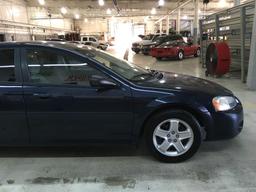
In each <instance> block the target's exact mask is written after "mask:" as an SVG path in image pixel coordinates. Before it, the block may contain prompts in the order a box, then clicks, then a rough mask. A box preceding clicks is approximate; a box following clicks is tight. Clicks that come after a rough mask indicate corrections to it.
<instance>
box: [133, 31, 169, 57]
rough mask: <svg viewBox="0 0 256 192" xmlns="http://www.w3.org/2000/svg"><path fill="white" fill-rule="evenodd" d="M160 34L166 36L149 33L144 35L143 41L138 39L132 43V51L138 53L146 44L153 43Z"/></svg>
mask: <svg viewBox="0 0 256 192" xmlns="http://www.w3.org/2000/svg"><path fill="white" fill-rule="evenodd" d="M159 36H165V34H155V35H153V34H149V35H146V36H144V37H143V38H142V40H141V41H137V42H134V43H133V44H132V51H134V52H135V53H136V54H138V53H139V52H140V51H141V48H142V46H143V45H144V44H148V43H152V42H153V41H154V40H155V39H156V38H158V37H159Z"/></svg>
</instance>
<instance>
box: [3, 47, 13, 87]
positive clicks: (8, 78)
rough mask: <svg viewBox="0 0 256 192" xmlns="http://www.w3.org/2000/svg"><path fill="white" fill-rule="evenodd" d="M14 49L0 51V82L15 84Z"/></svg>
mask: <svg viewBox="0 0 256 192" xmlns="http://www.w3.org/2000/svg"><path fill="white" fill-rule="evenodd" d="M15 81H16V77H15V64H14V49H0V82H15Z"/></svg>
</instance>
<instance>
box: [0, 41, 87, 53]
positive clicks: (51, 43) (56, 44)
mask: <svg viewBox="0 0 256 192" xmlns="http://www.w3.org/2000/svg"><path fill="white" fill-rule="evenodd" d="M3 46H4V47H8V46H10V47H22V46H39V47H46V48H47V47H48V48H49V47H53V48H59V49H66V50H70V51H74V49H75V48H78V47H79V48H85V49H88V50H90V49H92V48H89V46H86V45H83V44H75V43H71V42H62V41H22V42H17V41H10V42H0V47H3Z"/></svg>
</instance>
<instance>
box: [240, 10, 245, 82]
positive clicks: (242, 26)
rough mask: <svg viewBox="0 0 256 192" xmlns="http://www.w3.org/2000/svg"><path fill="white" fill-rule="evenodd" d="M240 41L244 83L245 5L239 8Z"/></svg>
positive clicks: (243, 80)
mask: <svg viewBox="0 0 256 192" xmlns="http://www.w3.org/2000/svg"><path fill="white" fill-rule="evenodd" d="M240 29H241V31H240V42H241V80H242V82H243V83H245V79H246V78H245V34H246V19H245V7H241V8H240Z"/></svg>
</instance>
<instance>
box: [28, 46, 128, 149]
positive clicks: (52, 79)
mask: <svg viewBox="0 0 256 192" xmlns="http://www.w3.org/2000/svg"><path fill="white" fill-rule="evenodd" d="M23 56H24V57H23V60H24V66H25V68H24V69H23V70H24V73H25V74H27V75H28V77H27V79H26V80H25V81H26V82H25V84H24V95H25V102H26V105H27V114H28V121H29V125H30V134H31V142H32V143H34V144H80V143H87V142H112V141H123V142H124V141H125V142H128V141H130V139H131V130H132V124H133V123H132V122H133V115H132V109H131V105H130V104H131V103H130V102H131V101H130V96H131V93H130V88H129V87H124V86H123V85H121V84H120V87H118V88H115V89H106V90H99V89H98V88H97V87H93V86H91V84H90V78H91V77H92V76H98V77H99V76H100V77H103V78H104V79H108V80H110V81H113V82H114V83H117V84H118V83H119V82H115V81H114V80H113V79H112V78H111V77H110V76H108V75H106V73H103V72H102V71H100V70H99V69H96V68H95V66H92V64H91V63H88V62H85V61H84V60H83V59H81V58H78V57H76V56H75V55H73V54H68V52H65V53H63V51H57V50H55V49H49V48H48V49H47V50H46V49H40V48H26V49H25V50H24V51H23ZM91 62H92V61H91Z"/></svg>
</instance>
